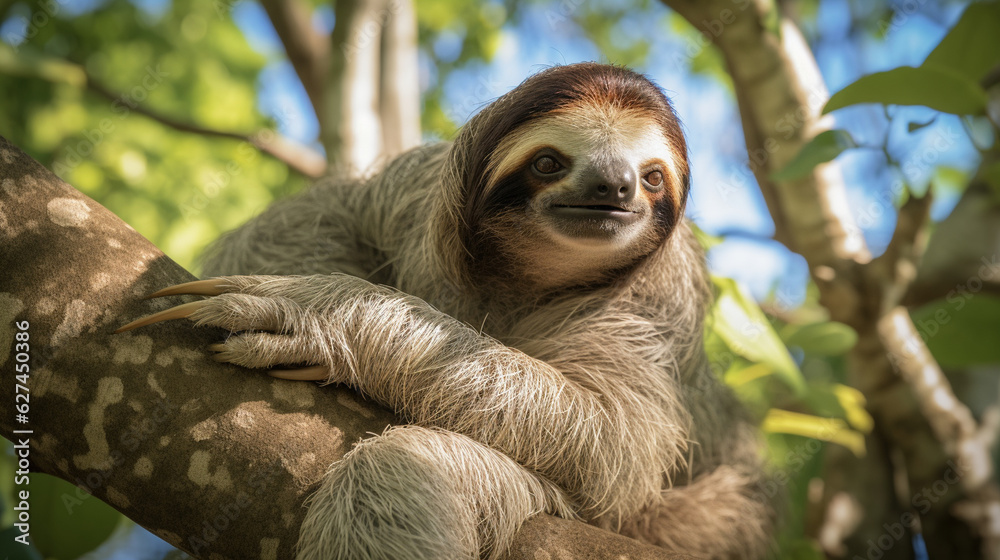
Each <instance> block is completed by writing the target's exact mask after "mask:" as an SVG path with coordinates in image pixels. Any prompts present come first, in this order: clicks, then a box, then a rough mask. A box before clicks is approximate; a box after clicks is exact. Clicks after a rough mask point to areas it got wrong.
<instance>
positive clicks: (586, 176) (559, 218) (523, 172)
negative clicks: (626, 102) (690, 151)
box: [485, 107, 684, 254]
mask: <svg viewBox="0 0 1000 560" xmlns="http://www.w3.org/2000/svg"><path fill="white" fill-rule="evenodd" d="M676 149H677V148H676V147H675V146H672V145H671V142H670V140H669V139H668V138H667V137H666V136H665V135H664V134H663V132H662V130H661V128H660V126H659V125H658V123H656V122H655V121H652V120H650V119H649V118H648V117H647V116H646V115H644V114H643V113H641V112H637V111H633V110H627V109H626V110H621V109H615V108H607V107H574V108H572V109H566V110H564V111H561V112H559V113H556V114H552V115H549V116H546V117H545V118H541V119H538V120H537V121H534V122H532V123H530V124H528V125H526V126H524V127H523V128H522V129H520V130H517V131H515V132H514V133H512V134H511V135H509V136H508V137H507V138H506V139H505V140H504V142H502V143H501V145H500V146H499V147H498V149H497V151H496V152H494V154H496V155H499V156H500V157H498V158H497V159H498V161H497V163H496V165H495V166H494V167H493V169H492V171H491V174H492V176H493V177H496V179H495V180H490V181H488V182H487V184H486V187H485V189H486V198H487V199H490V198H494V199H500V200H502V199H507V200H506V201H507V202H508V204H511V203H513V204H512V207H510V206H509V207H508V209H510V210H514V209H515V208H516V207H517V206H521V207H522V208H523V209H524V211H525V218H526V221H528V222H531V223H534V224H536V227H537V229H538V230H539V232H540V233H542V234H543V235H544V236H545V237H547V238H548V239H549V240H550V241H551V242H552V243H553V244H554V245H555V246H557V247H560V248H563V249H566V250H571V251H582V252H584V253H594V254H600V253H625V254H632V253H634V252H635V250H641V249H640V248H638V247H633V245H635V244H641V243H642V242H643V241H647V242H648V241H651V240H650V239H649V237H650V234H653V233H654V232H653V231H652V230H661V233H665V232H663V231H662V230H663V229H664V228H665V227H667V226H668V224H672V222H673V220H674V216H675V212H676V207H677V201H679V200H681V197H682V196H683V189H684V187H683V184H682V181H681V179H680V177H679V174H678V170H677V164H676V162H675V161H674V160H675V157H674V153H675V150H676ZM491 191H493V194H494V195H495V196H491ZM504 194H506V195H507V196H504Z"/></svg>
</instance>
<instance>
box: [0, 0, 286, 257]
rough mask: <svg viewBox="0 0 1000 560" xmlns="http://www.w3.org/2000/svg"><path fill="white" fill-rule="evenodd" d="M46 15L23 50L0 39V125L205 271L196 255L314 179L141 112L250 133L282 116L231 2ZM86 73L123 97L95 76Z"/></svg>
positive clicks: (106, 6) (121, 1)
mask: <svg viewBox="0 0 1000 560" xmlns="http://www.w3.org/2000/svg"><path fill="white" fill-rule="evenodd" d="M0 15H4V14H0ZM39 21H43V22H44V24H43V25H38V26H34V25H32V26H30V27H29V33H28V34H30V35H31V36H30V37H29V38H28V39H27V40H26V41H25V42H24V43H22V44H20V45H18V46H17V47H11V46H9V45H6V44H3V43H0V76H2V78H0V99H3V100H4V105H5V110H3V111H0V130H2V131H3V134H4V135H5V136H7V137H8V138H9V139H10V140H11V141H13V142H14V143H15V144H17V145H18V146H20V147H21V148H22V149H24V150H25V151H26V152H28V153H29V154H30V155H31V156H32V157H34V158H36V159H38V160H39V161H41V162H42V163H43V164H44V165H45V166H47V167H49V168H50V169H52V170H54V171H55V172H56V173H57V174H58V175H59V176H60V177H61V178H63V179H64V180H66V181H67V182H69V183H70V184H72V185H74V186H75V187H77V188H78V189H80V190H81V191H83V192H84V193H86V194H87V195H89V196H91V197H92V198H94V199H96V200H98V201H100V203H101V204H103V205H104V206H106V207H107V208H109V209H110V210H112V211H113V212H114V213H115V214H117V215H119V216H121V217H122V218H123V219H125V220H126V221H127V222H128V223H129V224H131V225H132V226H133V227H135V228H136V229H137V230H138V231H139V232H140V233H142V234H143V235H144V236H145V237H147V238H149V239H150V240H151V241H153V242H154V243H155V244H156V245H157V246H158V247H160V248H161V249H163V250H164V252H166V253H167V254H168V255H169V256H170V257H172V258H173V259H174V260H176V261H177V262H179V263H180V264H181V265H183V266H185V267H187V268H189V269H194V270H196V269H197V267H196V266H195V265H196V260H195V257H196V255H198V254H199V253H200V252H201V250H202V249H203V248H204V247H205V245H207V244H208V243H209V242H210V241H211V240H213V239H215V238H216V237H217V236H218V235H219V234H220V233H221V232H223V231H225V230H227V229H231V228H233V227H235V226H237V225H239V224H241V223H242V222H244V221H245V220H246V219H247V218H248V217H249V216H251V215H252V214H254V213H256V212H258V211H260V210H261V209H262V208H264V207H266V206H267V205H268V204H269V203H270V202H271V201H272V200H273V199H274V197H275V196H281V195H282V194H286V193H288V192H291V191H294V190H296V189H298V188H301V186H302V185H304V180H303V179H302V178H300V177H298V176H296V175H294V174H292V173H290V172H289V171H288V168H287V167H286V166H285V165H284V164H283V163H280V162H278V161H275V160H273V159H271V158H269V157H267V156H264V155H262V154H260V153H259V152H257V151H256V150H254V149H247V148H248V147H249V146H248V145H246V144H243V145H241V143H240V142H239V141H236V140H227V139H218V138H208V137H203V136H199V135H196V134H191V133H186V132H178V131H176V130H173V129H171V128H168V127H165V126H163V125H162V124H160V123H158V122H156V121H154V120H151V119H150V118H148V117H146V116H144V115H141V114H139V113H137V112H136V111H134V110H133V107H134V106H135V105H136V104H138V105H140V106H141V107H143V108H145V109H148V110H151V111H155V112H157V113H159V114H162V115H164V116H167V117H169V118H172V119H174V120H176V121H180V122H183V123H190V124H194V125H198V126H202V127H205V128H212V129H218V130H222V131H232V132H240V133H246V134H250V133H253V132H256V131H258V130H260V129H267V128H272V127H274V125H275V123H273V122H268V121H267V120H266V119H265V118H264V117H262V116H261V114H260V112H259V111H258V110H257V107H256V79H257V76H258V73H259V72H260V70H261V69H262V68H263V67H264V63H265V59H264V57H262V56H261V55H259V54H257V53H255V52H254V51H253V50H252V49H251V48H250V47H249V45H248V44H247V41H246V39H245V37H244V36H243V34H242V32H241V31H240V30H239V28H237V27H236V25H235V24H234V23H233V20H232V18H231V17H229V13H228V5H227V4H225V3H222V2H198V1H195V0H176V1H174V2H172V4H171V6H170V8H169V9H168V10H167V11H166V12H164V13H163V15H162V17H159V18H151V17H149V16H147V15H146V14H145V13H144V12H142V11H140V10H139V9H137V8H136V7H135V6H134V5H133V4H132V3H131V2H128V1H125V0H114V1H109V2H105V3H103V4H102V5H101V6H100V8H99V9H95V10H93V11H91V12H86V13H84V14H81V15H79V16H77V17H74V18H63V17H60V16H59V14H58V13H54V14H53V15H51V16H48V17H45V18H39ZM84 74H85V75H86V76H87V77H86V78H85V77H84ZM88 79H89V80H91V81H92V82H93V83H96V84H98V86H99V87H103V88H104V89H106V90H107V91H110V92H113V93H114V96H115V98H114V99H110V98H108V97H105V96H103V95H101V94H99V93H97V92H95V91H94V90H93V89H92V88H87V87H83V86H84V83H86V81H87V80H88Z"/></svg>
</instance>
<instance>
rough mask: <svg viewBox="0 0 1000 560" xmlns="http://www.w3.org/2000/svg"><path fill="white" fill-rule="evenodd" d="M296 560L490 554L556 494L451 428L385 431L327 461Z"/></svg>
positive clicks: (560, 502)
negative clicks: (328, 468) (328, 466)
mask: <svg viewBox="0 0 1000 560" xmlns="http://www.w3.org/2000/svg"><path fill="white" fill-rule="evenodd" d="M308 505H309V510H308V512H307V513H306V518H305V521H304V522H303V524H302V529H301V532H300V535H299V548H298V556H297V558H298V560H329V559H332V558H336V559H352V560H353V559H357V560H362V559H363V560H376V559H378V560H391V559H398V558H412V559H414V560H425V559H426V560H432V559H434V560H436V559H440V558H455V559H469V560H471V559H476V558H480V557H482V558H495V557H497V556H498V555H500V554H502V553H503V552H504V551H505V550H506V549H507V547H508V546H509V544H510V540H511V538H512V537H513V535H514V533H515V532H516V531H517V529H518V527H519V526H520V524H521V523H522V522H524V521H525V520H526V519H528V518H529V517H531V516H533V515H535V514H537V513H540V512H542V511H548V512H552V513H561V514H563V515H565V516H570V517H571V516H572V513H571V512H570V509H569V505H568V504H567V503H566V501H565V498H564V497H563V496H562V495H561V492H560V491H559V490H558V489H557V488H556V487H555V486H553V485H552V484H551V483H549V482H547V481H544V480H542V479H540V478H538V477H536V476H535V475H533V474H531V473H529V472H528V471H526V470H525V469H523V468H522V467H520V466H519V465H518V464H517V463H515V462H514V461H513V460H511V459H510V458H508V457H506V456H505V455H502V454H500V453H498V452H496V451H494V450H492V449H490V448H488V447H485V446H483V445H482V444H480V443H478V442H476V441H474V440H472V439H469V438H467V437H465V436H462V435H460V434H456V433H454V432H448V431H444V430H434V429H426V428H421V427H417V426H404V427H397V428H390V429H389V430H387V431H386V432H385V433H384V434H382V435H381V436H377V437H373V438H370V439H367V440H365V441H363V442H361V443H359V444H358V445H357V446H355V448H354V449H353V450H352V451H351V452H350V453H348V454H347V455H346V456H345V457H344V458H343V460H341V461H340V462H338V463H336V464H335V465H334V466H333V468H332V469H331V471H330V472H329V474H327V476H326V478H325V479H324V481H323V484H322V486H321V487H320V489H319V490H318V491H317V492H316V494H314V495H313V496H312V497H311V498H310V499H309V502H308Z"/></svg>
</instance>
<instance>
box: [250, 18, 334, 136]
mask: <svg viewBox="0 0 1000 560" xmlns="http://www.w3.org/2000/svg"><path fill="white" fill-rule="evenodd" d="M261 4H262V5H263V6H264V10H266V11H267V17H268V18H269V19H270V20H271V24H272V25H274V30H275V31H276V32H277V33H278V38H279V39H281V43H282V45H284V47H285V53H286V54H287V55H288V60H289V62H291V63H292V68H294V69H295V73H296V74H298V76H299V79H300V80H302V87H304V88H305V90H306V95H308V96H309V101H310V102H311V103H312V106H313V109H314V110H315V111H316V117H317V118H318V119H319V120H320V123H322V122H323V114H324V113H323V109H324V107H323V87H324V81H325V80H326V72H327V65H328V64H329V58H330V39H329V37H325V36H323V35H322V34H320V33H319V32H317V31H316V30H315V29H313V26H312V20H311V17H312V14H311V13H310V12H309V8H310V7H309V6H308V5H307V4H305V3H303V2H302V1H301V0H261Z"/></svg>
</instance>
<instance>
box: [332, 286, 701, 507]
mask: <svg viewBox="0 0 1000 560" xmlns="http://www.w3.org/2000/svg"><path fill="white" fill-rule="evenodd" d="M344 280H345V281H346V284H349V285H350V287H347V286H346V285H343V284H341V283H340V281H339V280H338V281H337V284H338V288H336V291H337V293H338V294H339V295H336V296H335V299H336V300H337V301H331V302H330V309H329V311H328V313H327V316H328V317H330V318H331V319H332V323H331V324H330V325H329V328H330V329H331V333H333V334H334V336H329V337H328V340H330V341H331V344H333V345H334V346H342V347H340V348H334V349H333V352H331V355H333V356H335V357H336V358H335V361H336V363H334V364H333V369H334V370H335V371H334V373H333V379H334V380H336V381H339V382H343V383H347V384H348V385H351V386H353V387H356V388H358V389H359V390H360V391H361V392H363V393H365V394H367V395H369V396H371V397H372V398H374V399H375V400H377V401H379V402H382V403H383V404H385V405H387V406H390V407H392V408H394V409H395V410H397V411H398V412H400V413H402V414H404V415H405V416H407V417H408V419H409V420H411V421H414V422H416V423H420V424H425V425H433V426H438V427H442V428H446V429H449V430H452V431H456V432H459V433H463V434H465V435H467V436H469V437H472V438H474V439H476V440H478V441H480V442H482V443H484V444H486V445H488V446H489V447H491V448H494V449H497V450H500V451H502V452H503V453H504V454H506V455H508V456H510V457H512V458H513V459H515V460H516V461H518V462H519V463H521V464H522V465H524V466H525V467H527V468H529V469H531V470H534V471H536V472H539V473H541V474H543V475H545V476H547V477H549V478H551V479H552V480H554V481H555V482H557V483H559V484H560V485H561V486H563V487H564V488H567V489H569V490H570V491H571V493H572V494H573V495H574V498H575V499H577V500H578V501H579V502H581V503H580V505H581V507H583V508H585V509H590V510H591V512H590V513H598V512H599V511H600V510H602V509H603V508H609V509H610V510H615V511H625V510H631V509H634V508H637V507H639V506H640V505H642V504H640V503H639V502H642V501H644V500H646V499H649V498H650V497H651V496H653V495H655V494H657V493H658V492H659V490H660V488H661V486H662V477H663V474H664V472H665V470H667V469H669V468H670V467H671V466H672V465H673V463H675V462H677V461H680V460H681V459H680V457H679V455H680V453H681V449H680V447H679V446H675V445H670V444H667V443H666V442H664V441H662V440H663V439H664V438H663V437H662V436H663V434H664V433H665V432H664V430H665V429H666V430H668V431H669V430H670V429H671V428H673V429H674V430H680V427H679V426H672V427H670V426H664V425H663V424H665V423H667V422H669V419H667V418H666V417H664V416H662V415H661V414H660V412H661V409H660V407H658V406H656V405H655V404H653V403H649V402H648V401H647V400H646V399H645V398H644V397H643V396H640V395H639V394H636V393H635V392H634V390H632V389H631V388H629V387H627V386H625V385H624V384H622V385H620V386H616V385H614V384H613V383H609V384H608V385H607V386H606V387H605V390H606V391H607V393H606V394H599V393H596V392H594V391H591V390H588V389H585V388H583V387H580V386H579V385H576V384H575V383H573V382H571V381H569V380H568V379H567V378H566V377H565V376H564V375H563V374H562V373H561V372H559V371H558V370H556V369H555V368H553V367H552V366H550V365H549V364H547V363H545V362H541V361H539V360H536V359H534V358H531V357H530V356H527V355H526V354H524V353H522V352H519V351H517V350H514V349H511V348H508V347H506V346H504V345H502V344H500V343H499V342H497V341H496V340H493V339H491V338H488V337H485V336H482V335H480V334H479V333H478V332H476V331H475V330H474V329H472V328H471V327H469V326H467V325H465V324H463V323H461V322H459V321H457V320H455V319H453V318H451V317H449V316H447V315H445V314H443V313H440V312H438V311H436V310H434V309H433V308H431V307H430V306H429V305H427V304H426V303H424V302H423V301H421V300H419V299H416V298H412V297H409V296H405V295H403V294H400V293H398V292H395V291H392V290H388V289H385V288H380V287H376V286H373V285H371V284H369V283H367V282H364V281H361V280H357V279H353V278H352V279H350V280H347V279H346V278H344ZM339 333H343V336H341V335H340V334H339ZM607 403H618V404H617V405H616V406H608V405H607ZM643 404H647V405H649V406H647V407H646V408H647V410H637V409H636V407H640V406H642V405H643ZM668 433H671V435H673V433H676V432H668ZM673 439H676V438H673Z"/></svg>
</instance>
